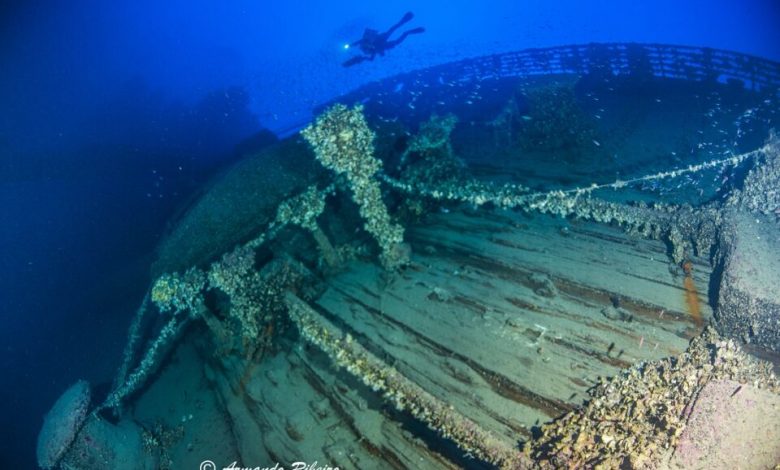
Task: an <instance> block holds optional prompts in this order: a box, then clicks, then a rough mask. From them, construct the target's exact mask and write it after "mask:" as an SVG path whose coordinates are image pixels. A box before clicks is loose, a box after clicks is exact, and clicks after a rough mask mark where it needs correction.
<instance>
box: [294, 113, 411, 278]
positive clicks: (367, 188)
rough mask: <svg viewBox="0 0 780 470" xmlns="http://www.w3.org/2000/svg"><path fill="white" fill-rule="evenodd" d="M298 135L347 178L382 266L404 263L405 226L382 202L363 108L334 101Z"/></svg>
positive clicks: (379, 164)
mask: <svg viewBox="0 0 780 470" xmlns="http://www.w3.org/2000/svg"><path fill="white" fill-rule="evenodd" d="M301 135H302V136H303V137H304V138H305V139H306V141H307V142H309V144H310V145H311V146H312V148H313V149H314V153H315V155H316V157H317V160H319V161H320V163H322V165H323V166H325V167H326V168H329V169H331V170H333V171H335V172H336V173H337V174H343V175H344V176H345V177H346V178H347V181H348V183H349V186H350V189H351V190H352V199H353V200H354V201H355V203H356V204H357V205H358V208H359V210H360V215H361V217H362V218H363V220H364V225H363V228H365V229H366V231H367V232H368V233H370V234H371V235H372V236H373V237H374V239H376V241H377V243H378V244H379V248H380V250H381V255H380V258H381V261H382V264H383V265H384V266H385V268H387V269H395V268H398V267H400V266H402V265H404V264H406V263H407V262H408V258H405V257H404V254H405V253H406V250H399V249H398V245H401V244H402V243H403V239H404V229H403V227H401V226H400V225H398V224H394V223H392V222H391V220H390V213H389V212H388V210H387V206H386V205H385V203H384V201H382V191H381V189H380V187H379V182H378V181H377V179H376V174H377V172H378V171H379V170H380V169H381V167H382V162H381V161H380V160H378V159H377V158H376V157H374V133H373V131H371V129H370V128H369V127H368V124H367V123H366V118H365V116H363V107H362V106H361V105H357V106H355V107H353V108H352V109H349V108H347V107H346V106H344V105H341V104H336V105H334V106H333V107H331V108H330V109H328V110H327V111H325V112H324V113H323V114H322V115H320V116H319V117H318V118H317V120H316V121H315V122H314V123H313V124H310V125H309V126H308V127H306V128H305V129H304V130H303V131H301Z"/></svg>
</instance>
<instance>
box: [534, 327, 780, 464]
mask: <svg viewBox="0 0 780 470" xmlns="http://www.w3.org/2000/svg"><path fill="white" fill-rule="evenodd" d="M724 378H728V379H731V380H735V381H738V382H740V383H751V384H753V385H754V386H757V387H759V388H765V389H768V390H771V391H773V392H775V393H777V392H780V381H778V379H777V377H776V376H775V375H774V374H772V372H771V365H770V364H769V363H766V362H760V361H758V360H756V359H754V358H752V357H751V356H748V355H747V354H745V353H744V352H743V351H741V350H740V349H739V347H738V346H737V345H736V344H735V343H734V342H733V341H732V340H723V339H721V338H720V337H719V336H718V334H717V333H716V332H715V330H714V329H712V328H711V327H710V328H707V329H706V330H705V331H704V333H703V334H702V335H701V336H698V337H696V338H694V339H693V340H692V341H691V344H690V346H689V347H688V350H687V351H686V352H685V353H683V354H681V355H679V356H676V357H671V358H667V359H662V360H658V361H653V362H647V363H640V364H637V365H636V366H633V367H631V368H630V369H627V370H625V371H623V372H621V373H620V375H618V376H616V377H614V378H612V379H609V380H605V381H602V383H601V384H600V385H598V386H597V387H596V388H595V389H593V390H592V391H591V392H590V394H591V399H590V401H589V402H588V403H587V405H586V406H585V407H584V408H583V409H580V410H576V411H573V412H571V413H569V414H567V415H566V416H564V417H562V418H560V419H558V420H557V421H555V422H553V423H552V424H549V425H547V426H544V427H543V429H542V434H543V435H542V437H541V438H540V439H538V440H536V441H533V442H532V443H531V447H530V449H529V454H530V455H531V456H532V457H533V458H534V459H536V460H538V461H539V462H540V464H541V466H542V467H543V468H593V467H598V466H599V465H601V466H602V467H603V468H648V467H649V466H650V464H651V463H652V462H657V461H658V460H659V458H660V456H661V455H663V453H664V451H665V450H667V449H670V448H672V447H674V446H675V445H676V444H677V442H678V441H679V437H680V435H681V434H682V432H683V429H684V428H685V419H686V418H685V410H686V407H689V406H690V404H691V402H692V401H693V400H694V398H695V396H696V394H697V393H698V391H699V390H701V388H702V387H704V385H705V384H707V383H708V382H710V381H711V380H716V379H724Z"/></svg>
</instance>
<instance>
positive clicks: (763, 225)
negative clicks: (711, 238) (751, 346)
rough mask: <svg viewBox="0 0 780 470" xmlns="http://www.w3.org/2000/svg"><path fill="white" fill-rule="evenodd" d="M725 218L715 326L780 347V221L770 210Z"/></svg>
mask: <svg viewBox="0 0 780 470" xmlns="http://www.w3.org/2000/svg"><path fill="white" fill-rule="evenodd" d="M724 219H725V221H724V227H723V230H722V232H721V241H720V245H721V246H720V249H719V255H718V257H719V262H720V263H721V264H722V267H723V275H722V278H721V282H720V291H719V293H718V306H717V311H716V320H717V325H718V329H719V330H720V331H721V332H722V333H723V334H726V335H728V336H730V337H732V338H738V339H741V340H746V341H749V342H753V343H757V344H758V345H760V346H763V347H766V348H769V349H772V350H774V351H780V289H778V288H777V285H778V279H780V274H779V273H780V224H778V223H777V221H776V220H775V218H774V217H772V216H765V215H760V214H753V213H745V212H734V211H733V212H729V213H727V214H726V216H725V217H724Z"/></svg>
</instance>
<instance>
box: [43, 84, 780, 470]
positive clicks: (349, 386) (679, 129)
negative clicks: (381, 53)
mask: <svg viewBox="0 0 780 470" xmlns="http://www.w3.org/2000/svg"><path fill="white" fill-rule="evenodd" d="M596 72H597V71H594V72H593V73H590V74H587V75H584V76H580V77H578V76H571V75H570V74H567V75H566V76H565V77H552V78H551V77H543V78H540V77H525V78H522V79H512V80H506V79H501V80H499V79H496V80H495V81H494V82H489V83H488V82H486V81H483V80H480V81H477V82H476V83H475V84H473V87H472V89H471V93H470V94H468V95H466V97H467V98H468V100H465V98H464V101H463V102H457V101H455V102H453V105H452V106H450V107H449V108H451V109H442V108H443V107H444V108H447V107H445V106H443V105H440V104H438V103H439V101H433V103H435V104H431V105H430V106H429V108H430V109H428V111H429V112H428V114H427V115H425V116H424V118H419V119H416V120H414V119H409V120H404V116H403V115H392V116H388V115H387V114H386V111H383V108H382V107H381V106H378V105H377V104H376V102H378V101H380V100H384V99H389V98H387V96H390V95H388V93H390V91H385V94H384V95H382V94H379V95H377V96H376V97H375V101H369V102H368V103H367V104H366V105H365V106H363V105H362V104H355V105H352V106H348V105H345V104H334V105H332V106H330V107H328V108H327V109H324V110H323V111H322V113H321V114H320V115H319V116H318V117H317V118H316V119H315V121H314V122H313V123H312V124H310V125H309V126H307V127H306V128H305V129H303V130H302V131H301V133H300V134H299V135H295V136H293V137H291V138H289V139H287V140H285V141H282V142H280V143H279V144H277V145H276V146H274V147H271V148H269V149H266V150H265V151H264V152H262V153H261V154H259V155H255V156H252V157H249V158H248V159H246V160H244V161H242V162H240V163H238V164H237V165H236V166H235V167H234V168H232V169H230V170H228V171H227V172H226V173H225V174H223V175H222V176H221V177H220V178H219V179H218V180H217V181H216V182H215V183H214V184H213V185H212V186H211V187H210V188H209V189H208V191H207V192H205V193H204V195H203V196H202V197H201V199H200V200H199V201H198V202H197V203H195V204H194V205H192V206H191V207H190V208H189V210H188V211H186V212H185V213H184V215H183V216H182V217H181V218H180V220H179V222H178V224H177V226H176V227H174V228H173V229H172V230H171V231H170V233H169V234H168V236H167V237H166V239H165V241H164V242H163V243H162V244H161V248H160V252H159V259H158V261H157V262H156V263H155V265H154V267H153V272H154V276H155V278H154V281H153V283H152V285H151V286H150V287H149V291H148V294H147V296H146V299H145V300H144V302H143V303H142V305H141V306H140V308H139V309H138V314H137V315H136V318H135V321H134V322H133V325H132V327H131V332H130V335H129V336H130V339H129V341H128V345H127V348H126V350H125V355H124V357H123V361H122V364H121V365H120V367H119V371H118V373H117V377H116V380H115V383H114V386H113V389H112V391H111V393H110V394H109V395H108V397H107V398H106V399H105V400H104V401H103V403H102V404H99V405H98V406H97V407H96V408H95V409H94V410H93V412H92V413H91V414H90V415H89V416H88V417H87V418H86V420H85V421H86V423H85V424H82V425H80V427H81V431H79V432H78V433H77V435H76V436H75V438H73V440H72V444H70V446H71V450H70V451H67V452H65V453H64V454H63V455H64V456H61V457H60V456H59V454H58V457H57V458H58V459H62V460H61V461H62V462H63V465H65V464H67V465H70V466H72V467H73V468H78V466H79V462H80V460H79V459H91V460H89V461H90V462H92V461H95V460H96V459H97V457H96V455H97V454H96V453H95V452H97V451H95V452H92V451H90V450H89V449H90V448H89V446H88V445H87V443H89V442H93V440H94V439H97V438H98V437H99V438H100V439H103V441H101V442H102V443H110V440H111V439H117V438H118V437H117V436H129V437H127V442H130V443H131V444H132V446H131V447H132V449H130V448H128V450H127V452H132V453H135V454H136V455H137V456H138V458H139V461H143V462H144V465H157V466H158V467H157V468H175V467H176V466H178V465H185V464H197V463H198V462H203V461H205V460H207V459H208V460H209V461H215V462H217V461H218V462H219V463H220V465H222V464H223V463H224V465H225V466H227V465H229V464H230V463H231V462H240V463H242V464H243V465H245V466H246V465H249V466H256V465H260V466H261V467H262V466H266V467H268V466H273V465H274V464H277V465H278V466H287V467H290V466H294V463H295V462H301V461H302V460H306V461H308V462H309V463H311V462H313V461H316V462H319V463H315V467H317V468H319V467H323V466H325V467H331V468H335V467H338V468H409V467H418V468H458V467H467V468H490V466H495V467H500V468H592V467H601V468H661V467H664V466H673V465H677V464H678V463H679V462H688V463H690V462H693V464H696V465H704V464H703V463H702V462H704V460H702V458H701V456H699V457H696V455H698V454H697V453H696V452H693V451H691V450H690V449H693V448H696V449H698V448H705V447H706V448H708V449H709V448H714V444H712V443H711V442H710V443H706V442H703V441H701V439H705V438H704V437H701V435H702V433H700V432H698V431H696V429H697V428H696V426H697V425H700V424H697V423H706V422H707V415H706V413H707V410H706V409H704V410H703V409H702V405H701V404H699V405H697V403H705V402H706V403H724V399H723V397H722V394H723V393H725V392H724V390H726V389H727V388H728V387H730V386H731V384H736V385H735V387H739V388H738V389H737V391H736V392H733V391H731V392H729V393H742V392H740V390H742V389H743V388H744V390H745V393H747V394H750V395H749V396H754V394H755V396H761V397H762V399H761V400H762V401H761V406H766V407H769V408H767V410H768V411H767V413H771V412H772V410H773V409H774V408H772V407H773V406H774V404H775V403H777V397H778V394H779V393H780V385H779V384H778V381H777V378H776V377H775V375H774V374H773V372H772V367H771V365H770V364H769V363H767V362H762V361H760V360H758V359H756V358H754V357H753V356H750V355H748V354H747V353H746V352H745V351H744V350H743V347H742V346H743V345H744V344H745V343H750V347H754V345H756V344H757V345H758V346H760V347H761V349H760V350H757V351H758V352H760V353H762V354H764V355H765V356H766V357H768V358H770V359H771V358H772V357H774V356H773V354H774V353H776V352H778V351H780V345H778V344H777V342H776V338H777V337H778V332H779V331H780V321H779V320H777V319H776V318H775V317H773V314H772V313H771V312H774V311H775V310H773V309H774V308H775V307H776V305H777V302H776V299H775V298H774V297H773V296H771V295H768V294H767V292H766V291H767V289H764V288H762V289H761V290H756V291H751V289H750V287H749V286H751V285H761V286H764V284H765V283H764V281H765V280H766V278H767V276H771V275H772V270H773V269H774V266H776V264H774V263H773V262H771V263H770V262H765V263H764V262H762V263H750V262H747V263H746V262H745V261H744V259H742V258H741V257H740V256H741V255H742V254H746V253H749V254H750V255H751V256H753V257H757V256H762V255H763V254H764V253H765V252H771V250H773V249H774V250H775V253H776V252H778V251H777V248H778V246H777V245H776V243H777V239H776V238H772V237H767V240H764V241H763V242H762V244H760V253H761V254H758V253H757V252H756V251H755V250H756V249H757V248H756V246H759V245H757V244H756V243H747V245H748V248H745V245H746V242H745V239H746V237H747V239H748V240H750V235H751V234H752V233H753V231H754V230H757V229H755V227H753V226H751V225H750V223H748V222H749V221H750V220H758V219H756V218H757V217H760V218H761V221H762V222H761V223H762V224H764V225H763V226H762V230H763V229H764V227H768V228H767V230H769V231H771V230H772V229H773V228H777V226H778V220H777V218H776V216H777V214H778V213H780V206H779V205H778V198H777V197H776V195H777V193H776V190H775V189H776V188H777V187H780V173H778V171H777V168H778V165H779V163H778V162H780V140H778V137H777V136H776V135H775V134H774V133H773V132H771V131H770V127H771V126H770V124H775V123H776V122H777V118H776V117H775V114H776V110H777V97H776V96H775V95H771V94H766V93H760V92H755V91H751V92H748V91H746V90H742V89H740V90H736V89H735V88H734V87H733V85H730V86H727V85H723V84H718V83H716V82H712V83H708V84H706V85H704V84H696V86H695V87H694V86H693V85H691V84H690V83H680V82H678V81H675V80H667V79H662V78H658V77H649V76H644V75H643V76H642V77H639V78H641V80H640V79H638V77H637V76H630V77H623V78H620V77H618V78H615V77H613V76H610V75H603V74H599V73H596ZM640 72H641V71H640ZM637 73H639V72H637ZM643 73H646V71H644V72H643ZM439 85H440V87H447V88H453V89H458V87H461V86H463V84H462V82H453V83H444V84H442V83H439ZM488 85H490V86H488ZM642 87H649V89H651V90H652V91H653V93H655V94H656V95H657V96H654V97H652V98H651V99H648V98H647V97H646V94H636V90H637V89H638V88H639V89H641V88H642ZM482 88H486V89H488V88H489V89H491V90H493V91H491V92H490V93H487V92H486V94H485V96H488V95H490V96H488V97H485V98H484V100H485V101H486V102H488V101H489V103H485V104H483V105H482V106H483V107H482V108H481V109H480V112H476V111H474V110H473V107H474V106H475V105H474V102H475V101H478V99H477V97H479V98H480V99H483V96H482V95H480V94H479V93H478V92H476V91H474V90H480V89H482ZM393 89H395V88H393ZM692 89H697V90H698V92H697V93H698V94H697V95H695V96H694V95H688V93H689V92H690V91H691V90H692ZM502 90H503V93H501V91H502ZM646 91H647V90H645V92H646ZM401 92H405V91H404V90H402V91H401ZM440 92H441V90H438V88H436V87H435V86H433V87H432V90H431V93H432V94H436V93H440ZM395 93H399V92H398V91H396V92H395ZM421 93H422V92H421ZM413 96H415V100H416V99H417V98H416V97H417V96H418V95H413ZM420 96H423V95H420ZM686 100H687V101H686ZM415 103H416V104H415ZM409 104H411V105H412V106H411V107H409V109H412V110H414V112H415V113H418V112H419V110H418V108H420V107H423V106H422V104H420V103H417V102H416V101H414V100H413V101H412V102H410V103H409ZM701 107H704V108H706V109H704V112H701V109H700V108H701ZM748 111H750V112H748ZM630 112H636V113H637V114H638V115H641V118H639V117H635V118H633V120H628V119H627V118H626V116H628V115H629V113H630ZM702 120H704V122H703V123H702ZM716 121H717V122H719V123H724V122H728V123H729V127H728V128H727V129H723V128H718V127H717V126H713V125H711V123H712V122H716ZM732 123H736V124H735V126H736V128H735V129H734V128H732V127H731V125H732ZM705 125H706V126H705ZM698 131H700V132H698ZM759 132H760V134H761V135H760V138H759V137H757V135H758V133H759ZM722 133H727V134H728V133H731V134H728V136H727V137H728V138H722V139H721V140H718V141H716V140H715V138H714V137H713V136H718V135H722ZM692 134H693V136H692ZM732 134H733V135H732ZM748 134H749V135H748ZM659 135H664V139H665V140H664V142H665V143H664V144H663V145H661V144H659V145H661V146H662V147H663V148H660V149H659V148H650V147H649V146H648V142H656V141H658V136H659ZM618 155H625V156H623V157H618ZM659 155H662V156H663V157H659ZM651 157H652V158H651ZM758 233H767V232H763V231H762V232H758ZM748 249H749V250H750V251H742V250H748ZM754 268H755V269H754ZM724 273H725V274H724ZM775 274H778V273H775ZM757 276H759V277H757ZM737 277H738V278H739V279H738V281H734V278H737ZM753 283H758V284H753ZM762 283H764V284H762ZM719 294H720V296H721V297H720V298H722V299H724V300H723V301H722V302H721V304H720V305H719V304H718V303H717V302H716V299H718V298H719V297H718V295H719ZM759 294H760V295H759ZM734 299H738V300H734ZM743 302H744V303H750V304H751V305H759V306H762V307H760V308H759V307H756V308H751V309H747V310H746V311H744V312H742V311H740V309H739V307H738V305H739V304H741V303H743ZM751 302H752V303H751ZM766 312H770V313H768V314H767V313H766ZM754 325H755V327H754ZM740 343H742V345H741V344H740ZM172 359H173V360H172ZM184 384H188V385H189V386H192V387H194V391H193V390H191V389H189V388H187V389H185V388H183V387H184ZM729 390H730V389H729ZM719 394H720V395H719ZM700 395H701V396H702V397H703V398H702V400H704V401H702V402H697V400H698V399H699V396H700ZM173 397H179V398H173ZM707 400H709V401H707ZM718 400H720V401H718ZM164 410H167V411H164ZM171 410H173V411H171ZM171 416H173V417H174V418H175V419H173V418H171ZM108 417H111V421H109V420H108ZM138 423H143V426H142V428H143V429H140V426H141V424H138ZM772 432H774V431H772ZM691 436H699V437H698V438H695V439H699V441H695V439H694V438H692V437H691ZM778 437H780V436H778ZM691 439H694V441H695V442H692V441H691ZM724 439H725V438H724ZM777 441H778V442H780V439H778V440H777ZM724 442H725V441H724ZM141 444H143V445H141ZM707 445H709V447H707ZM734 445H737V444H734ZM697 446H700V447H697ZM98 447H100V446H98ZM740 448H742V449H747V447H740ZM85 449H86V450H85ZM767 449H768V450H767V451H766V452H765V453H764V454H762V455H761V456H757V455H752V454H751V455H746V456H745V458H746V459H748V461H750V462H759V461H760V462H767V461H768V460H766V459H770V460H771V456H772V454H771V453H772V452H775V451H776V452H778V454H777V455H778V458H779V459H780V449H775V448H774V447H771V446H770V447H767ZM209 452H210V453H209ZM744 452H748V451H747V450H745V451H744ZM710 454H711V455H715V456H718V454H717V452H716V451H714V450H713V451H712V452H710ZM141 456H143V457H141ZM767 456H768V457H767ZM106 459H107V460H106V461H118V460H119V456H117V455H115V454H112V455H111V456H109V457H107V458H106ZM112 459H113V460H112ZM675 459H677V460H675ZM691 459H693V460H691ZM696 459H698V460H696ZM749 459H754V460H749ZM759 459H763V460H759ZM84 461H87V460H84ZM721 461H726V460H721ZM710 462H711V461H710ZM47 465H48V466H52V465H53V464H50V462H48V461H47ZM106 468H108V467H106Z"/></svg>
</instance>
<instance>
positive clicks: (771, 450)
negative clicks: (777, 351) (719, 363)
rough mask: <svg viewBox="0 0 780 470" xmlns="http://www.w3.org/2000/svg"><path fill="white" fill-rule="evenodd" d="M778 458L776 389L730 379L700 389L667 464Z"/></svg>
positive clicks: (731, 464) (742, 463)
mask: <svg viewBox="0 0 780 470" xmlns="http://www.w3.org/2000/svg"><path fill="white" fill-rule="evenodd" d="M779 459H780V395H778V394H776V393H773V392H771V391H768V390H759V389H757V388H755V387H753V386H751V385H746V384H740V383H739V382H735V381H732V380H713V381H711V382H710V383H708V384H707V385H705V386H704V388H703V389H702V390H701V392H700V393H699V396H698V398H697V399H696V402H695V403H694V405H693V407H692V408H691V412H690V415H689V417H688V422H687V424H686V427H685V429H684V430H683V432H682V434H681V436H680V442H679V444H677V446H676V448H675V450H674V454H673V455H672V457H671V462H670V464H669V468H671V469H675V468H685V469H698V468H701V469H710V468H772V467H773V466H774V465H775V464H777V462H778V460H779Z"/></svg>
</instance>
